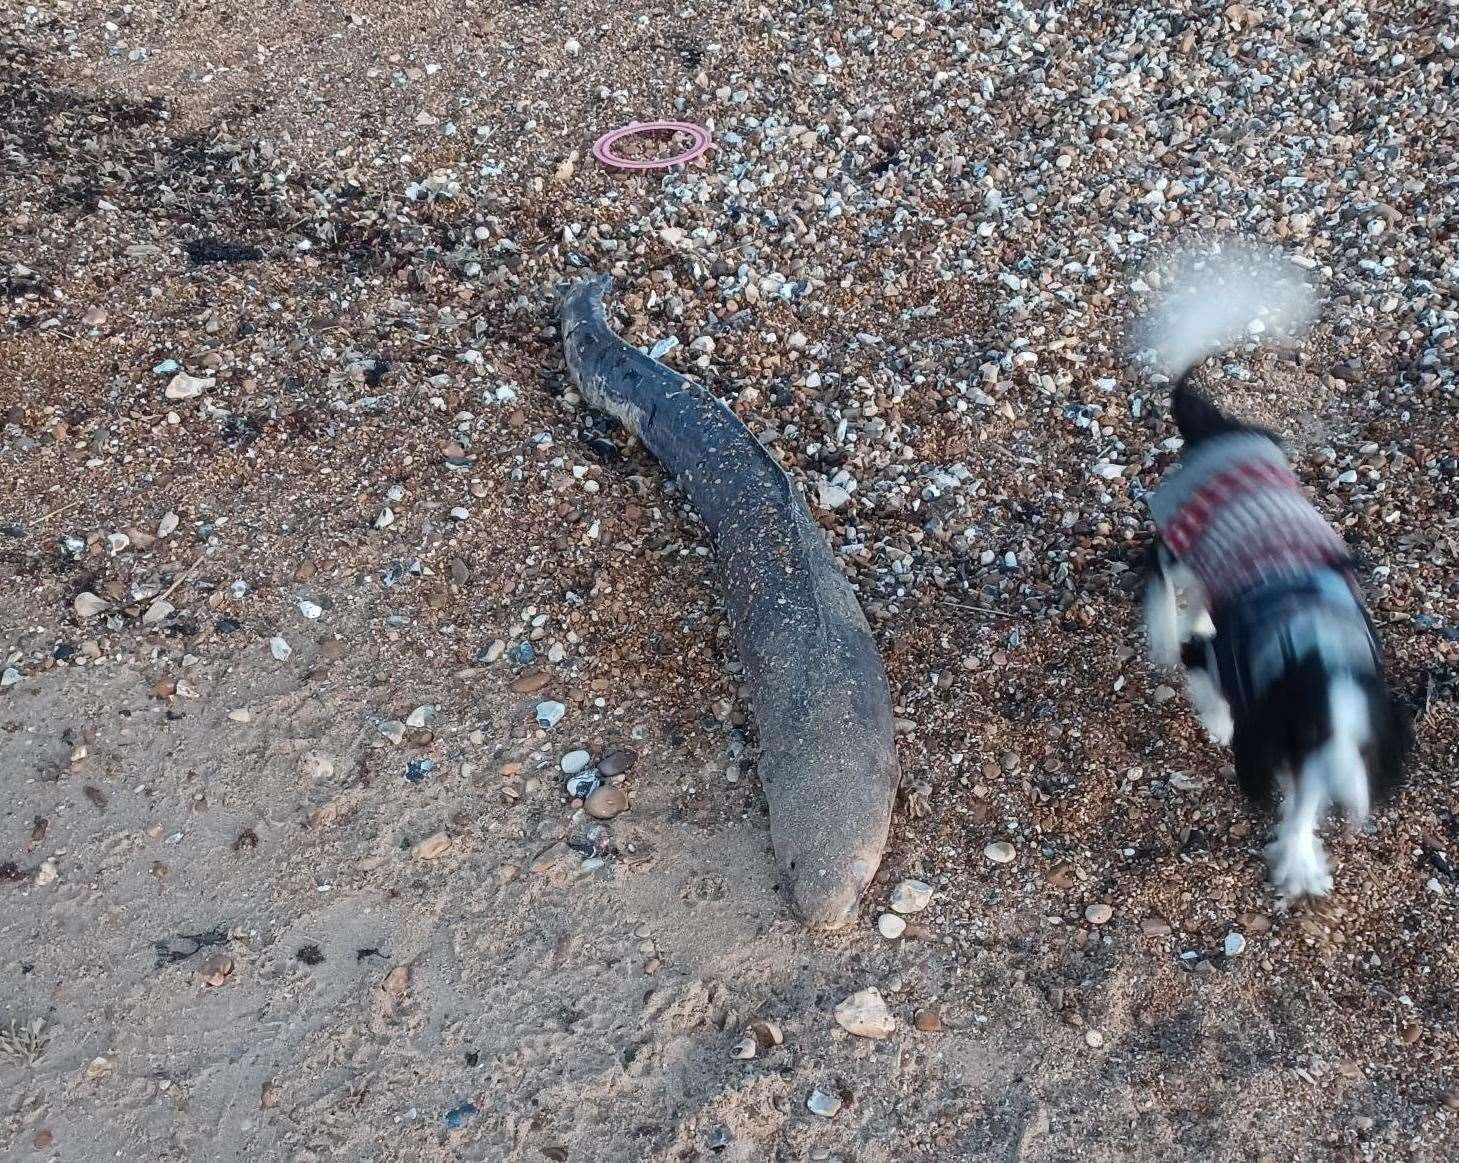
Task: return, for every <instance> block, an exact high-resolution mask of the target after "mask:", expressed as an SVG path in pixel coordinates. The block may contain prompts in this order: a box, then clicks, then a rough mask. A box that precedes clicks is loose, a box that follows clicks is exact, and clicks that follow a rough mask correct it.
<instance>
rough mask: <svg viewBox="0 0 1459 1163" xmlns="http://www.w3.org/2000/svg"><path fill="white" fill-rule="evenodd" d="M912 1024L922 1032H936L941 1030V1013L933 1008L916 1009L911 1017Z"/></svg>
mask: <svg viewBox="0 0 1459 1163" xmlns="http://www.w3.org/2000/svg"><path fill="white" fill-rule="evenodd" d="M912 1025H914V1026H916V1027H917V1029H919V1030H921V1031H922V1032H923V1033H924V1034H936V1033H938V1032H939V1031H940V1030H942V1029H943V1028H944V1027H943V1024H942V1014H941V1013H940V1012H938V1011H937V1010H935V1009H925V1010H918V1011H917V1012H916V1014H914V1015H913V1017H912Z"/></svg>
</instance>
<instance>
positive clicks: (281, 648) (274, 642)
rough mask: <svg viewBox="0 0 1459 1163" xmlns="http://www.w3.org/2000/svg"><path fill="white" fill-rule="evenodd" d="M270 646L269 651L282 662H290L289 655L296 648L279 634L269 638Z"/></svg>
mask: <svg viewBox="0 0 1459 1163" xmlns="http://www.w3.org/2000/svg"><path fill="white" fill-rule="evenodd" d="M268 648H269V653H270V654H272V655H273V656H274V657H275V658H276V659H278V660H279V661H280V662H288V661H289V655H291V654H293V653H294V648H293V647H292V646H290V645H289V644H288V643H287V642H285V641H284V640H283V639H282V638H280V637H278V636H277V635H275V636H274V637H273V638H270V639H269V644H268Z"/></svg>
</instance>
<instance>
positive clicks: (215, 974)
mask: <svg viewBox="0 0 1459 1163" xmlns="http://www.w3.org/2000/svg"><path fill="white" fill-rule="evenodd" d="M232 976H233V958H231V957H229V956H228V954H226V953H214V954H213V955H212V956H211V957H209V958H208V959H207V960H206V961H204V962H203V963H202V964H201V965H199V966H198V980H199V981H201V982H202V983H203V984H204V985H206V986H209V987H212V988H216V987H217V986H220V985H222V984H223V983H224V982H225V981H227V980H228V979H229V978H230V977H232Z"/></svg>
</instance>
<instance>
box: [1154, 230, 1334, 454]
mask: <svg viewBox="0 0 1459 1163" xmlns="http://www.w3.org/2000/svg"><path fill="white" fill-rule="evenodd" d="M1165 288H1166V291H1165V294H1164V295H1162V296H1161V298H1160V299H1159V301H1158V302H1157V303H1156V304H1155V306H1154V307H1153V308H1152V309H1151V311H1150V312H1149V314H1148V315H1146V316H1145V319H1144V321H1143V323H1142V324H1141V326H1140V328H1139V330H1138V332H1137V336H1136V338H1137V342H1138V344H1139V346H1141V347H1143V348H1145V349H1146V350H1148V351H1149V353H1150V356H1151V362H1152V363H1153V365H1154V367H1155V370H1156V371H1157V372H1159V373H1161V374H1162V375H1164V376H1166V377H1168V378H1169V379H1170V380H1171V381H1173V382H1174V383H1177V384H1180V383H1182V382H1183V381H1184V380H1185V377H1186V376H1187V375H1189V374H1190V372H1191V371H1192V370H1193V369H1194V368H1196V367H1197V366H1198V365H1199V364H1201V363H1202V362H1203V361H1204V360H1206V359H1208V358H1210V357H1211V356H1213V355H1215V354H1216V353H1217V352H1220V351H1226V350H1228V349H1230V348H1232V347H1235V346H1236V345H1237V344H1239V343H1241V342H1243V341H1249V340H1259V339H1260V340H1265V339H1269V338H1280V337H1284V336H1296V335H1300V334H1301V333H1302V332H1304V331H1305V330H1306V329H1307V328H1308V327H1309V326H1310V325H1311V323H1312V320H1313V319H1314V318H1315V317H1316V314H1317V297H1316V294H1315V293H1314V292H1313V290H1312V288H1311V286H1310V285H1309V284H1308V283H1307V282H1306V280H1305V279H1303V278H1302V277H1301V275H1300V274H1299V273H1298V271H1297V269H1296V268H1295V267H1294V266H1293V265H1292V264H1291V263H1290V262H1287V261H1285V260H1284V259H1282V258H1281V257H1280V255H1279V254H1277V253H1276V252H1275V251H1271V250H1268V249H1266V248H1263V247H1259V246H1257V245H1255V244H1252V243H1246V242H1238V243H1229V242H1228V243H1225V244H1223V245H1222V247H1221V249H1220V250H1219V251H1214V252H1195V251H1187V252H1185V253H1184V254H1181V255H1179V256H1177V258H1176V260H1175V263H1174V264H1173V268H1172V273H1171V274H1170V275H1169V276H1168V277H1167V278H1166V280H1165ZM1183 394H1185V395H1187V396H1188V397H1189V400H1188V401H1187V404H1186V405H1185V406H1186V408H1187V410H1188V411H1190V412H1191V413H1192V415H1191V416H1190V419H1191V421H1192V422H1193V423H1195V424H1197V425H1198V426H1199V424H1200V420H1201V416H1200V415H1199V408H1198V405H1203V406H1204V407H1205V408H1208V409H1210V410H1211V411H1212V412H1216V409H1215V407H1214V405H1212V404H1210V403H1209V402H1208V401H1205V400H1202V399H1201V398H1200V397H1199V396H1197V395H1196V394H1195V393H1192V392H1187V393H1183ZM1177 406H1178V407H1179V406H1180V405H1179V402H1178V401H1177ZM1216 414H1217V415H1219V412H1216ZM1177 421H1179V416H1178V415H1177ZM1181 427H1182V428H1184V425H1183V424H1182V425H1181Z"/></svg>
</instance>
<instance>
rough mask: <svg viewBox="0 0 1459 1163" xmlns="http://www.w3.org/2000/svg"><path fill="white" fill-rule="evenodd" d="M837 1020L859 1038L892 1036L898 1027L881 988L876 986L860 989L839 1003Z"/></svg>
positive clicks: (849, 1032) (842, 1026)
mask: <svg viewBox="0 0 1459 1163" xmlns="http://www.w3.org/2000/svg"><path fill="white" fill-rule="evenodd" d="M836 1022H837V1024H839V1025H840V1027H841V1028H842V1029H843V1030H845V1031H846V1032H847V1033H848V1034H855V1035H856V1036H857V1037H858V1038H875V1039H878V1040H879V1039H882V1038H890V1037H891V1036H892V1035H893V1034H894V1033H896V1029H897V1023H896V1020H895V1019H894V1018H893V1017H892V1012H891V1010H889V1009H887V1003H886V1000H885V999H884V998H883V997H882V995H881V990H879V989H876V988H874V987H873V988H870V989H863V990H858V991H857V992H856V993H853V994H852V995H851V996H850V997H848V998H846V999H845V1000H843V1001H842V1002H841V1003H840V1004H839V1005H837V1006H836Z"/></svg>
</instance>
